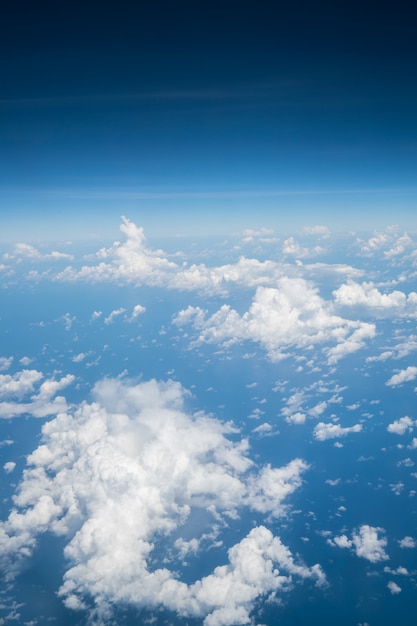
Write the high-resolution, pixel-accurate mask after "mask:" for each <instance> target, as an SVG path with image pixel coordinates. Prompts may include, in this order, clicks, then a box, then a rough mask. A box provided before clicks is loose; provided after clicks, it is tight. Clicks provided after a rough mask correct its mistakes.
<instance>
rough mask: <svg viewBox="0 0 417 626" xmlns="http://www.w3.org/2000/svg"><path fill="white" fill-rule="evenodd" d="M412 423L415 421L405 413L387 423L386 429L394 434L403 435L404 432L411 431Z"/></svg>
mask: <svg viewBox="0 0 417 626" xmlns="http://www.w3.org/2000/svg"><path fill="white" fill-rule="evenodd" d="M414 425H415V421H414V420H412V419H411V417H408V415H406V416H405V417H400V419H398V420H394V421H393V422H392V424H388V426H387V431H388V432H389V433H395V434H396V435H405V433H407V432H409V433H411V432H412V431H413V428H414Z"/></svg>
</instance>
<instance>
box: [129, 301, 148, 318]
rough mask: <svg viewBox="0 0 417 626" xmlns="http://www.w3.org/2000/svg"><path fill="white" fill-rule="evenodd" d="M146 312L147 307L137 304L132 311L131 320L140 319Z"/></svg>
mask: <svg viewBox="0 0 417 626" xmlns="http://www.w3.org/2000/svg"><path fill="white" fill-rule="evenodd" d="M145 311H146V307H144V306H142V305H141V304H136V305H135V306H134V307H133V311H132V315H131V317H130V319H131V320H135V319H136V318H137V317H139V315H142V314H143V313H145Z"/></svg>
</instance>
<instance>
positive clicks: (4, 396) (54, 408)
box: [0, 370, 75, 419]
mask: <svg viewBox="0 0 417 626" xmlns="http://www.w3.org/2000/svg"><path fill="white" fill-rule="evenodd" d="M42 378H43V374H42V372H39V371H37V370H22V371H20V372H17V373H16V374H13V375H8V374H2V375H0V419H1V418H4V419H10V418H12V417H17V416H19V415H25V414H28V415H32V416H33V417H47V416H48V415H53V414H55V413H58V412H60V411H65V410H66V409H67V403H66V400H65V398H64V397H62V396H56V397H54V396H55V394H56V393H57V392H58V391H60V390H61V389H64V388H65V387H67V386H68V385H70V384H71V383H72V382H73V381H74V380H75V378H74V376H73V375H72V374H67V375H66V376H63V377H62V378H61V379H60V380H55V379H46V380H45V381H44V382H43V383H42V384H40V385H39V388H38V390H37V393H33V392H34V391H35V386H36V385H38V384H39V383H40V381H41V380H42ZM29 394H32V395H31V396H30V398H27V396H28V395H29ZM23 399H25V401H22V400H23Z"/></svg>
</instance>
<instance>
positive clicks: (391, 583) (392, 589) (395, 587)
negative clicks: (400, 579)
mask: <svg viewBox="0 0 417 626" xmlns="http://www.w3.org/2000/svg"><path fill="white" fill-rule="evenodd" d="M387 587H388V589H389V590H390V592H391V593H392V595H397V594H398V593H401V591H402V589H401V587H400V586H399V585H397V583H395V582H394V581H393V580H390V581H389V583H388V584H387Z"/></svg>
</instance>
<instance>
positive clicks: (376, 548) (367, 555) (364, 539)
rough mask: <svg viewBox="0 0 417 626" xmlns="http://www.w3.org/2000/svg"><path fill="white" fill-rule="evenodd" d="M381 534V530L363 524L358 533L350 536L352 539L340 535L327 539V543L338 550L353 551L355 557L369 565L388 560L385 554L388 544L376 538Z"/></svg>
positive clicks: (381, 538)
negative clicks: (368, 562)
mask: <svg viewBox="0 0 417 626" xmlns="http://www.w3.org/2000/svg"><path fill="white" fill-rule="evenodd" d="M383 532H384V529H383V528H378V527H374V526H369V525H368V524H363V525H362V526H360V528H359V530H358V532H354V533H353V534H352V539H349V538H348V537H347V536H346V535H340V536H336V537H334V538H333V539H328V540H327V543H329V544H330V545H334V546H337V547H338V548H349V549H352V550H354V551H355V554H356V556H358V557H361V558H363V559H367V560H368V561H370V562H371V563H378V562H380V561H386V560H388V558H389V557H388V555H387V553H386V552H385V547H386V546H387V543H388V542H387V540H386V538H385V537H379V536H378V533H383Z"/></svg>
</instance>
